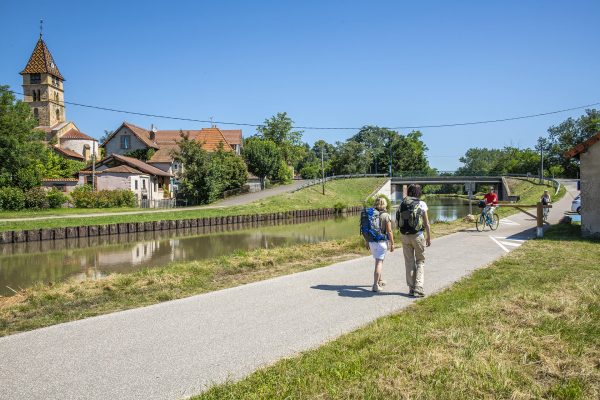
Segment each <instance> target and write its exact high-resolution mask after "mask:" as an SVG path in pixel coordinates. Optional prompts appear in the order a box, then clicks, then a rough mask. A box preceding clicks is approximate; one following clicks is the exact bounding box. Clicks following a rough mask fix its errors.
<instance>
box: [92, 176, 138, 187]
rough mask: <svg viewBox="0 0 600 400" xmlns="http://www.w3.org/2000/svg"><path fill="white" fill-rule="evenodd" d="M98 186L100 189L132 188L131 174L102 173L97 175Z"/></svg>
mask: <svg viewBox="0 0 600 400" xmlns="http://www.w3.org/2000/svg"><path fill="white" fill-rule="evenodd" d="M96 187H97V189H98V190H115V189H127V190H128V189H130V188H131V183H130V175H128V174H113V173H106V172H104V173H101V174H98V175H96Z"/></svg>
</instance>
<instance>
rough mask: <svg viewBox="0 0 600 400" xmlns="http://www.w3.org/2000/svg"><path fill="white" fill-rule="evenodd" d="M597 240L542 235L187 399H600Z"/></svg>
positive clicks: (571, 233)
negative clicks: (348, 329)
mask: <svg viewBox="0 0 600 400" xmlns="http://www.w3.org/2000/svg"><path fill="white" fill-rule="evenodd" d="M598 260H600V242H598V241H587V240H582V239H580V232H579V228H578V227H576V226H570V225H558V226H555V227H552V228H551V229H550V230H548V231H547V233H546V235H545V239H543V240H533V241H529V242H527V243H525V244H524V245H523V246H521V247H520V248H519V249H517V250H515V251H513V252H511V253H510V254H509V255H507V256H505V257H503V258H501V259H499V260H498V261H496V262H494V263H493V264H492V265H491V266H490V267H488V268H485V269H482V270H478V271H476V272H474V273H473V274H472V275H471V276H470V277H468V278H466V279H463V280H462V281H460V282H458V283H457V284H455V285H453V286H452V287H451V288H449V289H447V290H445V291H443V292H442V293H439V294H437V295H434V296H431V297H428V298H425V299H423V300H421V301H418V302H416V303H415V304H413V305H412V306H410V307H409V308H408V309H406V310H405V311H403V312H400V313H397V314H395V315H392V316H389V317H384V318H381V319H379V320H377V321H375V322H374V323H371V324H369V325H368V326H366V327H364V328H362V329H359V330H357V331H355V332H352V333H350V334H347V335H344V336H342V337H341V338H339V339H337V340H335V341H333V342H330V343H328V344H326V345H324V346H323V347H321V348H319V349H316V350H313V351H308V352H306V353H303V354H301V355H300V356H298V357H295V358H291V359H286V360H282V361H280V362H278V363H277V364H275V365H273V366H271V367H268V368H266V369H263V370H259V371H257V372H256V373H254V374H252V375H250V376H249V377H248V378H247V379H245V380H242V381H241V382H238V383H236V384H230V385H222V386H217V387H214V388H212V389H211V390H210V391H208V392H207V393H205V394H203V395H201V396H199V397H196V398H195V399H241V398H243V399H266V398H277V399H283V398H286V399H308V398H325V399H330V398H345V399H363V398H368V399H390V398H397V399H409V398H411V399H461V400H462V399H500V398H501V399H532V398H536V399H538V398H544V399H597V398H600V264H599V263H598Z"/></svg>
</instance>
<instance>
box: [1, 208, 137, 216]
mask: <svg viewBox="0 0 600 400" xmlns="http://www.w3.org/2000/svg"><path fill="white" fill-rule="evenodd" d="M147 210H148V209H147V208H128V207H120V208H116V207H115V208H52V209H49V210H21V211H0V219H13V218H43V217H61V216H65V217H70V216H71V215H73V214H97V213H109V212H110V213H120V212H131V211H136V212H137V211H147Z"/></svg>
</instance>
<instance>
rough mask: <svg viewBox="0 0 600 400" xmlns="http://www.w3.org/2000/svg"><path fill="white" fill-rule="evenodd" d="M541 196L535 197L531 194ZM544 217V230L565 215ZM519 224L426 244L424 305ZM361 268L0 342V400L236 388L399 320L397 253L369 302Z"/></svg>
mask: <svg viewBox="0 0 600 400" xmlns="http://www.w3.org/2000/svg"><path fill="white" fill-rule="evenodd" d="M540 195H541V193H540ZM572 198H573V194H571V193H568V194H567V196H565V197H564V198H563V200H561V201H560V202H559V203H557V204H555V205H554V208H553V209H552V212H551V214H550V221H551V222H557V221H558V220H559V219H560V217H562V214H563V212H564V211H567V210H569V208H570V204H571V200H572ZM534 226H535V220H534V219H533V218H532V217H530V216H528V215H526V214H522V213H520V214H516V215H513V216H511V217H510V218H507V219H504V220H502V221H501V223H500V227H499V229H498V230H497V231H490V230H489V229H488V230H486V231H484V232H477V231H475V230H474V228H473V229H469V230H467V231H464V232H459V233H456V234H453V235H448V236H444V237H441V238H438V239H435V240H434V241H433V243H432V246H431V247H430V248H428V249H427V252H426V257H427V261H426V270H425V286H424V289H425V291H426V293H427V294H428V295H431V294H433V293H435V292H437V291H439V290H441V289H443V288H445V287H447V286H449V285H451V284H452V283H453V282H456V281H457V280H459V279H460V278H462V277H464V276H466V275H468V274H470V273H471V272H472V271H473V270H476V269H478V268H482V267H484V266H486V265H487V264H489V263H490V262H492V261H494V260H496V259H498V258H499V257H501V256H503V255H504V254H506V253H507V252H509V251H512V250H513V249H516V248H518V247H519V246H520V245H521V244H522V243H524V241H526V240H529V239H531V238H532V237H534V235H535V228H534ZM372 269H373V260H372V258H371V257H363V258H359V259H355V260H350V261H346V262H341V263H338V264H334V265H331V266H328V267H324V268H319V269H315V270H311V271H306V272H301V273H297V274H293V275H288V276H283V277H279V278H275V279H269V280H265V281H261V282H256V283H251V284H248V285H243V286H239V287H235V288H231V289H225V290H221V291H217V292H212V293H207V294H203V295H198V296H193V297H189V298H185V299H181V300H175V301H169V302H165V303H161V304H157V305H153V306H149V307H144V308H138V309H133V310H128V311H123V312H117V313H113V314H108V315H103V316H99V317H94V318H88V319H84V320H81V321H75V322H70V323H65V324H60V325H55V326H51V327H48V328H42V329H38V330H35V331H31V332H25V333H21V334H16V335H12V336H8V337H4V338H0V382H1V385H0V399H107V398H110V399H181V398H186V397H189V396H192V395H195V394H198V393H200V392H202V391H204V390H206V389H207V387H209V386H210V385H213V384H218V383H222V382H225V381H226V380H237V379H240V378H242V377H244V376H246V375H248V374H250V373H251V372H253V371H255V370H256V369H257V368H260V367H263V366H266V365H269V364H272V363H273V362H276V361H277V360H279V359H281V358H283V357H291V356H294V355H296V354H297V353H298V352H301V351H305V350H308V349H312V348H315V347H318V346H320V345H322V344H323V343H325V342H327V341H330V340H332V339H335V338H336V337H338V336H340V335H342V334H344V333H347V332H350V331H352V330H355V329H356V328H359V327H361V326H363V325H365V324H367V323H369V322H371V321H373V320H375V319H377V318H379V317H381V316H384V315H388V314H390V313H394V312H397V311H400V310H402V309H403V308H405V307H407V306H408V305H410V304H411V303H412V302H414V301H415V299H413V298H411V297H409V296H408V295H407V288H406V285H405V280H404V265H403V257H402V250H401V249H399V250H398V251H396V252H394V253H391V254H389V255H388V257H387V258H386V261H385V263H384V270H383V271H384V272H383V275H384V278H385V279H386V281H387V282H388V284H387V286H386V287H385V291H383V292H380V293H373V292H371V291H370V287H371V283H372V282H371V279H372V273H373V270H372Z"/></svg>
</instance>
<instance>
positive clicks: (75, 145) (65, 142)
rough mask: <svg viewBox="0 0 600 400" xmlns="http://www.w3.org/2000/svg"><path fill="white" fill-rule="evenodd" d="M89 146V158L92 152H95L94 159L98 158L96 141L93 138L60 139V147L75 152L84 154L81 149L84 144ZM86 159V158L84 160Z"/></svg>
mask: <svg viewBox="0 0 600 400" xmlns="http://www.w3.org/2000/svg"><path fill="white" fill-rule="evenodd" d="M86 145H87V146H89V148H90V158H91V155H92V153H94V152H95V154H96V159H98V142H97V141H95V140H84V139H61V140H60V148H61V149H69V150H72V151H74V152H75V153H77V154H81V155H84V153H83V149H84V147H85V146H86ZM86 161H87V160H86Z"/></svg>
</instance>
